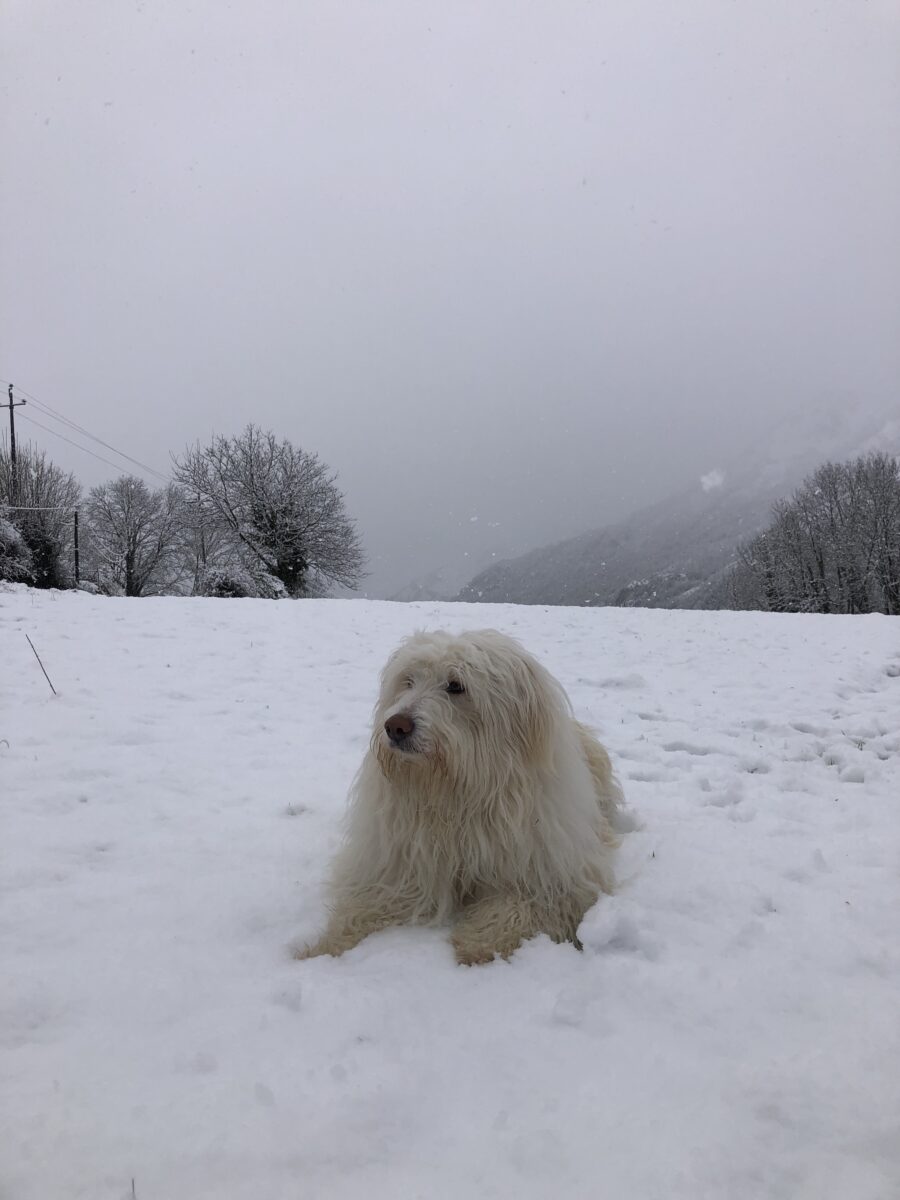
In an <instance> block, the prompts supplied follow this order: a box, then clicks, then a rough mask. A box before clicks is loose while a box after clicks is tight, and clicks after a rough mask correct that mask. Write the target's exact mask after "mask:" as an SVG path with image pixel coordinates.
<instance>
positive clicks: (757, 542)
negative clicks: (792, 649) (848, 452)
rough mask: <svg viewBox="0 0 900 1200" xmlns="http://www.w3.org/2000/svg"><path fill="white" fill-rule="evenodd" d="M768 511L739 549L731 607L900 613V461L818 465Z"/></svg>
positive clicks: (868, 458) (879, 457) (870, 458)
mask: <svg viewBox="0 0 900 1200" xmlns="http://www.w3.org/2000/svg"><path fill="white" fill-rule="evenodd" d="M772 516H773V520H772V523H771V525H770V526H769V528H768V529H766V530H765V531H764V532H763V533H760V534H758V535H757V536H756V537H755V538H753V539H752V540H751V541H749V542H748V543H746V544H745V545H743V546H741V547H739V549H738V556H737V557H738V562H737V566H736V568H735V570H734V572H733V574H732V577H731V581H730V585H731V601H732V604H733V606H734V607H736V608H761V609H765V610H768V611H772V612H778V611H782V612H817V613H868V612H882V613H891V614H895V615H896V614H900V460H898V459H896V458H893V457H892V456H891V455H888V454H867V455H863V456H862V457H860V458H857V459H854V460H853V461H851V462H846V463H825V464H824V465H823V466H821V467H819V468H818V470H816V471H814V472H813V474H812V475H810V476H809V477H808V478H807V479H806V480H804V482H803V484H802V485H801V487H800V488H798V490H797V491H796V492H795V493H794V495H793V496H792V497H791V499H790V500H787V501H781V502H779V503H778V504H776V505H775V507H774V509H773V513H772Z"/></svg>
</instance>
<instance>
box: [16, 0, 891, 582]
mask: <svg viewBox="0 0 900 1200" xmlns="http://www.w3.org/2000/svg"><path fill="white" fill-rule="evenodd" d="M0 55H2V64H0V65H2V147H0V149H2V154H0V163H2V187H0V236H2V243H0V250H2V264H0V265H2V278H3V287H2V297H0V375H2V377H3V378H5V379H12V380H13V381H14V382H15V383H17V384H20V385H21V386H22V387H23V388H25V389H27V390H28V391H31V392H33V393H34V394H35V395H36V396H38V397H39V398H40V399H42V400H44V401H46V402H47V403H49V404H51V405H54V406H55V407H56V408H58V409H60V410H62V411H64V412H65V413H66V414H68V415H69V416H70V417H72V418H73V419H74V420H76V421H79V422H81V423H82V424H84V425H86V426H88V427H89V428H91V429H92V430H93V431H95V432H96V433H98V434H100V435H101V436H102V437H104V438H106V439H107V440H109V441H110V442H112V443H113V444H115V445H116V446H119V447H121V448H122V449H123V450H126V451H128V452H129V453H131V454H133V455H135V456H137V457H138V458H141V459H143V460H144V461H147V462H150V463H151V464H158V465H159V466H160V467H162V468H165V467H166V466H167V463H168V451H169V450H170V449H175V450H177V449H180V448H181V447H183V446H184V444H185V443H186V442H188V441H193V440H194V439H196V438H204V437H206V436H207V435H208V434H209V433H210V432H211V431H212V430H216V431H217V432H225V433H230V432H233V431H236V430H237V429H239V428H240V427H241V426H242V425H243V424H244V423H245V422H246V421H247V420H248V419H251V418H252V419H254V420H256V421H258V422H259V423H260V424H262V425H264V426H267V427H271V428H273V429H275V430H276V431H278V432H279V433H283V434H285V435H286V436H288V437H290V438H291V439H292V440H294V441H296V442H298V443H299V444H301V445H303V446H304V447H307V448H310V449H315V450H318V451H319V452H320V453H321V454H322V456H323V457H324V458H325V460H326V461H327V462H328V463H329V464H330V465H331V466H333V467H334V468H336V469H337V470H338V471H339V473H340V477H341V480H342V483H343V485H344V488H345V491H346V494H347V499H348V505H349V507H350V510H351V512H352V513H353V514H354V515H355V516H356V517H357V518H358V521H359V524H360V527H361V531H362V534H363V538H364V541H365V544H366V547H367V550H368V552H369V555H370V559H371V568H372V571H373V574H372V577H371V579H370V581H369V585H368V587H369V590H370V592H372V593H373V594H385V593H386V592H390V591H391V590H392V589H393V588H395V587H398V586H400V585H401V584H403V583H404V582H406V581H407V580H408V579H410V578H411V577H414V576H417V575H421V574H423V573H424V572H425V571H427V570H428V569H429V568H431V567H434V566H436V565H437V564H438V563H440V562H444V561H445V562H447V563H448V564H449V565H450V567H451V570H452V571H454V572H456V573H457V574H461V576H465V575H466V573H467V565H468V563H469V562H473V563H474V565H475V566H480V565H482V560H483V558H484V556H485V555H486V554H488V553H489V552H490V550H492V549H495V550H498V551H500V552H505V551H509V550H520V549H526V548H528V547H530V546H533V545H536V544H538V543H540V542H543V541H546V540H548V539H550V538H555V537H559V536H564V535H567V534H571V533H577V532H580V531H581V530H583V529H585V528H589V527H593V526H597V525H600V524H603V523H605V522H606V521H608V520H611V519H614V518H616V517H619V516H621V515H623V514H624V513H625V512H626V511H627V510H629V509H632V508H634V507H635V506H637V505H638V504H641V503H643V502H645V501H650V500H655V499H658V498H659V497H660V496H662V495H663V494H665V492H666V491H667V490H669V489H671V488H673V487H677V486H680V485H682V484H683V483H685V482H686V481H688V480H690V479H691V478H693V477H696V478H697V479H698V486H699V476H700V474H701V473H705V472H708V471H709V470H710V469H712V468H714V467H715V466H717V465H718V463H719V461H720V460H721V459H723V458H725V457H728V456H731V455H734V454H735V453H739V452H740V447H741V445H742V443H743V442H744V440H745V439H746V438H748V437H753V436H756V435H757V434H758V432H759V431H760V430H761V429H762V428H763V427H764V426H765V425H766V423H767V422H769V421H770V420H771V419H772V418H773V417H774V416H775V415H777V414H778V413H779V412H781V411H782V410H784V409H786V408H790V407H791V406H794V405H798V404H809V403H811V402H814V401H815V400H816V398H817V397H819V396H821V395H823V394H825V393H834V392H840V393H847V394H849V395H851V396H856V397H859V398H860V399H861V400H863V399H864V400H867V401H871V400H875V401H876V402H877V403H883V404H887V403H888V402H889V401H890V400H891V399H896V397H897V380H898V375H900V349H898V337H897V332H898V328H900V254H898V246H900V217H898V214H900V83H898V65H897V64H898V62H900V4H898V3H896V2H894V0H874V2H872V3H861V2H860V0H849V2H838V3H827V2H823V3H818V4H816V5H812V4H800V3H794V2H790V3H785V0H743V2H737V3H730V2H727V0H708V2H698V0H690V2H688V0H684V2H675V0H653V2H650V0H616V2H613V3H609V2H608V3H599V2H597V3H585V2H582V3H558V2H556V0H546V2H545V3H527V2H525V0H519V2H517V3H504V2H496V0H492V2H491V3H484V2H483V0H479V2H477V3H473V2H456V3H453V4H448V3H446V2H444V3H439V4H428V3H420V2H415V3H414V2H402V3H401V2H398V0H386V2H385V3H379V4H374V3H343V2H338V3H332V2H327V3H326V2H325V0H320V2H318V3H301V2H299V0H294V2H291V0H263V2H258V0H256V2H253V3H251V2H250V0H246V3H231V4H225V3H221V2H219V0H195V2H194V3H186V2H185V0H145V2H142V3H138V4H135V3H128V2H126V0H106V2H104V3H97V2H92V0H81V2H80V3H78V4H73V3H71V0H54V2H41V0H5V3H4V5H3V7H2V10H0ZM26 411H27V410H26ZM26 429H27V431H28V433H29V434H31V433H33V434H34V436H35V440H37V441H39V442H40V444H42V445H44V446H46V448H47V449H48V450H50V451H51V452H52V453H53V454H54V456H55V457H56V458H57V460H58V461H60V462H61V463H63V464H64V465H66V466H70V467H72V468H73V469H75V470H77V472H78V473H79V475H80V477H81V478H82V479H83V480H84V481H85V482H87V483H95V482H98V481H99V480H100V479H101V478H104V477H106V476H108V475H109V474H110V472H109V471H108V469H107V468H106V467H104V466H103V465H102V464H100V463H97V462H96V461H95V460H93V459H90V458H87V457H85V456H83V455H81V454H80V453H79V452H78V451H76V450H74V449H71V448H70V447H68V446H66V445H64V444H62V443H58V442H56V440H55V439H53V438H51V437H50V436H49V435H45V434H44V433H43V431H41V430H36V429H34V428H33V427H28V426H27V424H26V422H24V421H23V422H22V424H21V426H20V433H21V434H22V436H25V434H26ZM473 518H477V520H473ZM467 553H468V554H469V555H470V556H471V557H470V558H466V557H465V555H466V554H467Z"/></svg>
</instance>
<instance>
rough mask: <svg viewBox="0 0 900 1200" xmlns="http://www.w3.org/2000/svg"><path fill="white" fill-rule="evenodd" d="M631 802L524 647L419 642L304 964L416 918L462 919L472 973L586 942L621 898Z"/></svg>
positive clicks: (370, 758)
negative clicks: (539, 942)
mask: <svg viewBox="0 0 900 1200" xmlns="http://www.w3.org/2000/svg"><path fill="white" fill-rule="evenodd" d="M620 799H621V793H620V791H619V786H618V784H617V783H616V781H615V779H614V777H613V773H612V768H611V766H610V761H609V756H608V755H607V753H606V751H605V750H604V749H603V747H602V746H601V745H600V743H599V742H598V741H597V740H596V739H595V738H594V736H593V735H592V734H591V733H590V731H589V730H587V729H586V728H585V727H584V726H583V725H580V724H579V723H578V722H577V721H575V720H574V718H573V717H572V713H571V708H570V705H569V701H568V699H567V697H566V695H565V692H564V691H563V690H562V688H561V687H560V685H559V684H558V683H557V682H556V680H555V679H554V678H553V677H552V676H551V675H550V674H549V673H548V672H547V671H546V670H545V669H544V668H543V667H542V666H540V664H539V663H537V662H536V661H535V659H533V658H532V657H531V655H530V654H527V653H526V652H525V651H524V650H523V649H522V647H521V646H520V645H519V644H518V643H517V642H515V641H513V640H512V639H511V638H508V637H505V636H504V635H503V634H501V633H497V632H495V631H494V630H482V631H480V632H475V633H463V634H459V635H457V636H454V635H451V634H448V633H422V634H417V635H415V636H414V637H411V638H409V639H408V640H407V641H405V642H404V643H403V644H402V645H401V646H400V648H399V649H398V650H397V651H396V652H395V653H394V654H393V656H392V657H391V659H390V660H389V661H388V664H387V666H386V667H385V669H384V672H383V675H382V680H381V695H380V697H379V700H378V704H377V706H376V708H375V728H374V731H373V734H372V740H371V746H370V749H369V752H368V753H367V754H366V757H365V759H364V761H363V764H362V768H361V769H360V772H359V774H358V776H357V778H356V782H355V784H354V787H353V791H352V794H351V805H350V812H349V823H348V827H347V834H346V838H345V841H344V845H343V848H342V849H341V851H340V853H339V855H338V857H337V860H336V862H335V864H334V869H333V874H332V879H331V885H330V901H331V919H330V921H329V923H328V928H327V930H326V932H325V933H324V935H323V936H322V937H321V938H320V940H319V941H318V942H316V944H315V945H313V946H310V947H307V948H306V949H304V950H302V951H300V952H299V955H298V957H301V958H306V957H311V956H313V955H318V954H332V955H338V954H342V953H343V952H344V951H345V950H349V949H350V948H351V947H352V946H355V945H356V944H357V943H358V942H360V941H362V939H363V938H365V937H366V936H367V935H368V934H370V933H373V932H375V931H376V930H378V929H384V928H385V927H386V926H389V925H398V924H407V923H414V922H418V923H438V922H453V933H452V942H453V946H454V949H455V951H456V958H457V961H458V962H460V963H484V962H489V961H490V960H491V959H493V958H494V957H495V956H496V955H500V956H501V957H503V958H507V957H508V956H509V955H510V954H512V953H513V951H514V950H515V949H516V948H517V947H518V946H519V945H520V944H521V943H522V941H523V940H524V939H525V938H530V937H534V936H535V935H536V934H539V933H546V934H548V935H549V936H550V937H551V938H553V940H554V941H557V942H562V941H567V940H568V941H573V942H575V943H576V945H578V941H577V936H576V934H577V930H578V926H579V923H580V922H581V919H582V917H583V916H584V914H585V913H586V912H587V910H588V909H589V908H590V907H591V905H592V904H594V902H595V901H596V900H597V898H598V895H599V894H600V892H609V891H611V890H612V887H613V870H612V856H613V850H614V848H615V846H616V844H617V838H616V836H615V829H614V827H615V824H616V817H617V812H618V804H619V801H620Z"/></svg>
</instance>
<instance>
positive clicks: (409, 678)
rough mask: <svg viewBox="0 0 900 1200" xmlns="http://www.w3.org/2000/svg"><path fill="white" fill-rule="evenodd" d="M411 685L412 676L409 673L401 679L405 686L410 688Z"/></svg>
mask: <svg viewBox="0 0 900 1200" xmlns="http://www.w3.org/2000/svg"><path fill="white" fill-rule="evenodd" d="M412 685H413V678H412V676H411V675H407V677H406V678H405V679H404V680H403V686H404V687H405V688H411V687H412Z"/></svg>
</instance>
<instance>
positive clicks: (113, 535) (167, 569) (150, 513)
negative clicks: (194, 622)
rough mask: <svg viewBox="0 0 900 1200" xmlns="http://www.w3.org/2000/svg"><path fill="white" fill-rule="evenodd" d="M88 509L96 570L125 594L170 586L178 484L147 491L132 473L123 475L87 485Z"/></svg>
mask: <svg viewBox="0 0 900 1200" xmlns="http://www.w3.org/2000/svg"><path fill="white" fill-rule="evenodd" d="M87 514H88V523H89V525H90V530H91V538H92V543H93V553H94V554H95V556H96V558H97V560H98V564H99V570H100V573H101V575H103V574H105V575H106V576H107V579H108V581H110V582H112V583H113V584H114V586H115V587H116V588H120V589H121V590H122V591H124V593H125V595H126V596H147V595H159V594H161V593H164V592H166V591H170V590H171V589H172V587H173V584H174V582H175V579H176V577H177V576H178V575H179V574H180V564H179V555H180V551H181V537H182V532H183V526H184V498H183V496H182V493H181V491H180V490H179V488H177V487H176V486H175V485H174V484H169V485H168V486H167V487H164V488H160V489H159V490H157V491H151V490H150V488H148V487H147V485H146V483H144V481H143V480H142V479H138V478H137V477H136V476H135V475H122V476H120V477H119V478H118V479H115V480H113V481H112V482H111V483H104V484H101V485H100V486H99V487H95V488H92V489H91V491H90V494H89V496H88V503H87Z"/></svg>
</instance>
